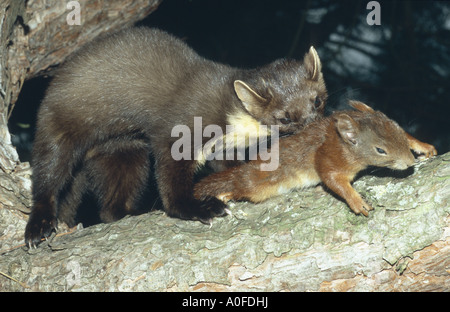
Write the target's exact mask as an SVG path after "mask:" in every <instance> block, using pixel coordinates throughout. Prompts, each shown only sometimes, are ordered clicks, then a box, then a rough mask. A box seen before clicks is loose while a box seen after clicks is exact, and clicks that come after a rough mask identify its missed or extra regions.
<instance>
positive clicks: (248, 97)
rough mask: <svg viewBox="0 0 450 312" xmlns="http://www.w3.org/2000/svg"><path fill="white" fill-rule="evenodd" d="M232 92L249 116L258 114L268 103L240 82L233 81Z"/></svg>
mask: <svg viewBox="0 0 450 312" xmlns="http://www.w3.org/2000/svg"><path fill="white" fill-rule="evenodd" d="M234 91H235V92H236V95H237V97H238V98H239V100H241V102H242V104H243V105H244V107H245V109H246V110H247V111H248V112H249V113H251V114H258V113H259V112H260V111H261V109H262V108H263V107H264V106H265V105H266V104H267V103H268V102H269V101H268V100H267V99H265V98H263V97H262V96H261V95H259V94H258V93H256V91H254V90H253V89H252V88H250V86H249V85H248V84H246V83H245V82H243V81H242V80H235V81H234Z"/></svg>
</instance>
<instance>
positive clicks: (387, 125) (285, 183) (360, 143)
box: [195, 101, 437, 216]
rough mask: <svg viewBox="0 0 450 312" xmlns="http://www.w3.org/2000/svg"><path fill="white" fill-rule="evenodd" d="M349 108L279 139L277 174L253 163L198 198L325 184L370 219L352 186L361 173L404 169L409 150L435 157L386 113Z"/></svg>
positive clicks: (202, 189)
mask: <svg viewBox="0 0 450 312" xmlns="http://www.w3.org/2000/svg"><path fill="white" fill-rule="evenodd" d="M350 105H351V106H352V107H353V108H355V109H356V111H342V112H335V113H333V114H332V115H331V116H329V117H326V118H323V119H321V120H317V121H314V122H311V123H309V124H308V125H307V126H305V128H304V129H303V130H300V131H298V132H297V133H296V134H294V135H292V136H289V137H284V138H280V140H279V167H278V169H277V170H275V171H260V165H261V163H263V161H262V160H261V159H259V160H255V161H250V162H248V163H246V164H244V165H242V166H238V167H234V168H230V169H228V170H226V171H223V172H218V173H214V174H212V175H210V176H208V177H206V178H204V179H203V180H201V181H200V182H198V183H197V184H196V185H195V197H196V198H198V199H199V200H205V199H207V198H210V197H215V198H218V199H221V200H223V201H224V202H227V201H228V200H250V201H252V202H261V201H264V200H266V199H268V198H270V197H272V196H276V195H278V194H281V193H285V192H288V191H289V190H291V189H294V188H303V187H309V186H313V185H316V184H318V183H320V182H322V183H323V185H324V186H325V187H327V188H328V189H330V190H331V191H332V192H334V193H336V194H337V195H339V196H340V197H341V198H343V199H344V200H345V201H346V202H347V204H348V205H349V206H350V208H351V209H352V210H353V211H354V212H355V213H356V214H359V213H362V214H364V215H365V216H367V215H368V212H369V211H370V210H372V207H371V206H370V205H369V204H367V203H366V202H365V201H364V200H363V199H362V198H361V196H360V195H359V194H358V193H357V192H356V191H355V190H354V189H353V188H352V186H351V184H350V183H351V182H352V181H353V179H354V177H355V176H356V174H357V173H358V172H360V171H361V170H363V169H365V168H367V167H368V166H379V167H388V168H391V169H399V170H403V169H406V168H408V167H409V166H411V165H412V164H413V163H414V156H413V154H412V153H411V150H410V149H412V150H414V151H415V152H417V153H418V154H424V156H425V157H431V156H434V155H436V154H437V152H436V149H435V148H434V147H433V146H432V145H430V144H427V143H423V142H420V141H419V140H417V139H415V138H413V137H412V136H410V135H409V134H407V133H406V132H405V131H403V129H402V128H400V126H399V125H398V124H397V123H396V122H394V121H392V120H390V119H389V118H388V117H386V115H384V114H383V113H381V112H378V111H374V110H373V109H372V108H370V107H369V106H367V105H365V104H364V103H361V102H357V101H351V102H350Z"/></svg>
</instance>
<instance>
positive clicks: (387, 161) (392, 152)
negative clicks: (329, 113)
mask: <svg viewBox="0 0 450 312" xmlns="http://www.w3.org/2000/svg"><path fill="white" fill-rule="evenodd" d="M350 105H351V106H352V107H353V108H355V109H356V111H350V112H342V113H335V114H334V115H333V119H334V122H335V126H336V130H337V132H338V133H339V136H340V138H341V139H342V141H343V142H344V144H346V146H347V148H348V150H349V151H350V152H351V153H352V155H353V156H354V158H355V159H356V161H359V162H362V163H364V164H365V165H367V166H378V167H387V168H391V169H396V170H404V169H406V168H408V167H409V166H412V165H413V164H414V155H413V154H412V153H411V150H410V148H409V144H408V139H407V137H406V133H405V131H404V130H403V129H402V128H401V127H400V126H399V125H398V124H397V123H396V122H395V121H393V120H391V119H389V118H388V117H387V116H386V115H384V114H383V113H381V112H379V111H375V110H373V109H372V108H370V107H369V106H367V105H366V104H364V103H361V102H358V101H350Z"/></svg>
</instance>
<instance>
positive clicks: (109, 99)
mask: <svg viewBox="0 0 450 312" xmlns="http://www.w3.org/2000/svg"><path fill="white" fill-rule="evenodd" d="M325 100H326V88H325V84H324V81H323V77H322V73H321V64H320V60H319V58H318V56H317V53H316V52H315V50H314V48H311V49H310V51H309V53H307V54H306V55H305V58H304V60H303V62H299V61H296V60H286V59H281V60H277V61H275V62H273V63H271V64H269V65H267V66H264V67H261V68H257V69H251V70H241V69H236V68H232V67H229V66H226V65H222V64H218V63H216V62H212V61H208V60H206V59H204V58H202V57H200V56H199V55H197V54H196V53H195V52H194V51H193V50H192V49H190V48H189V47H188V46H187V45H186V44H185V43H183V42H182V41H181V40H179V39H177V38H174V37H172V36H171V35H169V34H167V33H165V32H163V31H160V30H156V29H148V28H134V29H129V30H126V31H123V32H120V33H118V34H115V35H112V36H109V37H107V38H105V39H102V40H100V41H97V42H96V43H93V44H90V45H88V46H87V47H86V48H83V49H81V50H80V51H79V52H78V53H76V54H75V55H74V56H73V57H71V59H70V60H69V61H68V62H66V63H65V64H64V65H63V66H62V67H61V68H60V69H59V70H58V72H57V74H56V76H55V78H54V80H53V81H52V83H51V85H50V87H49V89H48V91H47V93H46V96H45V98H44V100H43V103H42V105H41V108H40V111H39V115H38V123H37V132H36V139H35V143H34V150H33V159H32V164H33V200H34V203H33V208H32V213H31V215H30V219H29V221H28V224H27V227H26V230H25V240H26V243H27V244H28V245H30V246H35V245H36V244H37V243H38V242H39V241H40V239H41V237H46V236H48V235H49V234H50V232H51V231H52V230H53V229H54V228H55V227H56V224H57V219H60V220H61V221H64V222H66V223H67V224H68V225H70V226H72V225H74V223H75V216H76V212H77V209H78V206H79V204H80V201H81V199H82V196H83V193H85V192H87V191H89V192H91V193H92V194H94V196H95V198H96V199H97V201H98V203H99V205H100V207H101V210H100V218H101V220H102V221H104V222H110V221H114V220H117V219H119V218H121V217H123V216H124V215H126V214H133V213H136V210H135V207H136V205H137V203H138V202H139V200H140V199H141V195H142V193H143V191H144V190H145V189H146V188H147V181H148V179H149V176H150V174H154V175H155V177H156V182H157V185H158V190H159V194H160V197H161V199H162V203H163V206H164V209H165V211H166V213H167V214H168V215H169V216H172V217H178V218H182V219H194V220H201V221H208V220H209V219H210V218H213V217H215V216H222V215H224V214H225V211H224V208H225V205H224V204H223V203H222V202H220V201H218V200H209V201H208V200H207V201H199V200H196V199H195V198H194V197H193V176H194V172H195V170H196V169H197V167H198V166H199V164H201V163H199V161H195V160H180V161H175V160H174V159H172V157H171V145H172V143H173V142H174V141H175V140H176V138H172V137H171V130H172V128H173V127H174V126H176V125H187V126H189V127H190V128H191V129H192V126H193V120H194V117H195V116H200V117H202V118H203V119H202V122H203V127H205V126H207V125H209V124H215V125H219V126H221V127H222V128H223V129H224V133H225V125H227V124H228V125H239V127H237V129H244V130H245V128H246V126H254V125H259V124H264V125H279V126H280V132H281V133H283V132H292V131H293V130H295V129H298V128H300V127H302V126H303V125H305V124H306V123H308V122H309V121H310V120H313V119H315V118H316V117H317V116H320V115H322V113H323V109H324V105H325ZM264 135H266V134H264ZM205 140H206V139H205ZM150 156H152V157H153V158H154V161H155V166H154V172H150V162H149V158H150ZM149 204H150V203H149Z"/></svg>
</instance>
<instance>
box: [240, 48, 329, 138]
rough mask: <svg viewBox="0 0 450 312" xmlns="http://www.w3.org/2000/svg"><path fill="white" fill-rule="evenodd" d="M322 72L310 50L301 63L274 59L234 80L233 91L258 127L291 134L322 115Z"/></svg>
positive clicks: (323, 100)
mask: <svg viewBox="0 0 450 312" xmlns="http://www.w3.org/2000/svg"><path fill="white" fill-rule="evenodd" d="M321 70H322V66H321V63H320V59H319V56H318V54H317V52H316V50H315V49H314V48H313V47H311V48H310V50H309V52H308V53H307V54H306V55H305V57H304V60H303V63H302V62H299V61H296V60H287V59H281V60H277V61H275V62H273V63H271V64H269V65H266V66H264V67H261V68H258V69H255V70H253V71H250V72H248V76H247V77H244V78H243V80H236V81H235V82H234V89H235V91H236V95H237V96H238V98H239V99H240V100H241V102H242V103H243V105H244V107H245V109H246V110H247V111H248V113H250V115H251V116H252V117H253V118H255V119H256V120H257V121H258V122H259V123H260V124H263V125H279V126H280V128H279V130H280V132H281V133H286V132H292V131H295V130H297V129H299V128H302V127H303V126H304V125H306V124H307V123H309V122H310V121H312V120H314V119H316V118H317V117H320V116H322V115H323V111H324V107H325V101H326V98H327V90H326V87H325V82H324V80H323V75H322V71H321Z"/></svg>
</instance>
